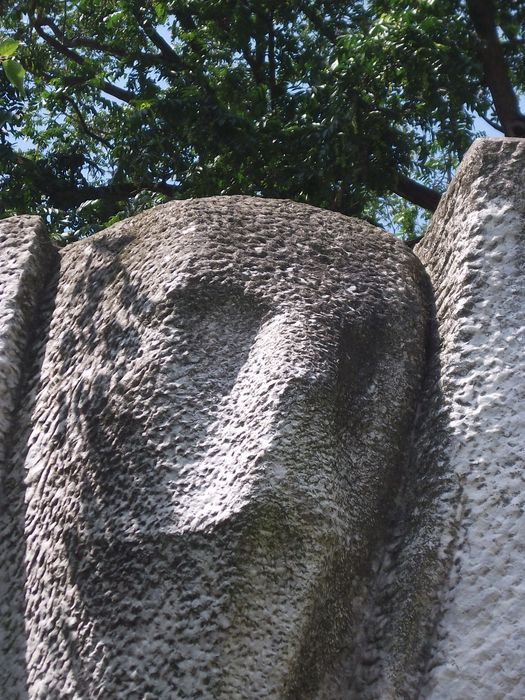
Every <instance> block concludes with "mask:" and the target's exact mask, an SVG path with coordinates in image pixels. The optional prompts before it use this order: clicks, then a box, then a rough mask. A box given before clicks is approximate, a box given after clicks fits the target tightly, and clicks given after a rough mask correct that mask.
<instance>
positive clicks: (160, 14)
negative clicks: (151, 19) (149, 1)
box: [153, 2, 168, 24]
mask: <svg viewBox="0 0 525 700" xmlns="http://www.w3.org/2000/svg"><path fill="white" fill-rule="evenodd" d="M153 9H154V11H155V17H156V18H157V22H160V24H164V22H165V21H166V20H167V19H168V8H167V7H166V3H164V2H154V3H153Z"/></svg>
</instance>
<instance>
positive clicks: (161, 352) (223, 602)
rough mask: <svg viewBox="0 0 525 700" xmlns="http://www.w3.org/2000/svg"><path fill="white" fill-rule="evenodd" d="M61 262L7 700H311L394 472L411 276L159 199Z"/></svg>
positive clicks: (415, 318) (33, 445)
mask: <svg viewBox="0 0 525 700" xmlns="http://www.w3.org/2000/svg"><path fill="white" fill-rule="evenodd" d="M61 258H62V259H61V272H60V279H59V283H58V289H57V291H56V298H55V303H56V308H55V311H54V313H53V318H52V321H51V324H50V327H49V334H48V339H47V343H46V347H45V356H44V359H43V362H42V366H41V370H40V374H39V379H38V381H39V387H38V393H37V396H36V399H35V401H34V403H33V404H32V405H31V406H30V416H31V418H30V423H31V431H30V435H29V437H28V438H27V445H28V449H27V450H26V452H27V454H25V453H24V450H23V449H20V450H19V454H20V455H23V464H21V465H19V471H20V472H21V473H23V474H24V481H23V483H19V484H18V489H19V491H20V493H12V494H10V495H9V501H10V504H11V505H8V507H7V522H8V525H6V526H5V528H6V529H7V530H9V523H10V522H12V521H13V519H14V520H15V521H16V522H18V523H19V527H18V529H17V531H16V533H15V534H11V535H10V536H9V537H7V538H5V541H7V542H8V543H9V547H10V548H11V549H13V548H16V547H19V548H21V549H24V551H25V555H24V560H25V571H24V574H23V576H21V577H20V576H19V577H18V579H16V578H15V579H14V580H15V583H16V585H18V586H19V588H21V589H22V592H23V598H24V606H25V607H24V610H23V612H21V611H20V610H19V611H18V614H19V615H22V616H23V618H24V621H25V625H22V626H21V625H18V626H17V625H11V626H10V629H11V630H12V629H18V630H19V631H20V630H21V629H23V630H24V632H23V634H24V635H25V638H24V640H23V644H22V643H20V642H19V643H18V645H17V644H14V647H13V648H15V649H18V653H19V655H22V654H23V656H24V658H25V661H24V660H23V659H22V660H21V659H18V660H16V659H13V658H12V657H13V654H12V653H11V656H8V659H10V660H9V661H8V662H7V663H6V665H7V667H8V669H7V671H8V673H7V679H6V680H5V681H4V687H7V689H8V694H9V696H10V697H15V696H16V693H19V694H20V697H22V696H23V693H27V694H28V696H29V697H30V698H37V697H38V698H41V697H42V698H43V697H46V698H50V697H81V698H94V697H105V698H106V697H107V698H112V697H121V698H124V697H125V698H133V697H137V698H152V699H153V698H197V697H203V698H210V699H211V698H224V699H226V698H229V699H230V698H285V697H290V698H291V697H297V698H307V697H314V696H315V694H316V693H317V692H318V691H319V689H320V688H321V687H322V686H323V684H324V683H325V677H326V676H327V674H329V673H330V668H331V666H332V663H333V660H334V659H335V657H336V656H337V655H338V653H339V652H340V649H341V646H348V645H350V647H352V635H353V632H352V631H353V630H354V629H357V628H358V627H359V625H360V622H361V616H362V610H361V606H360V602H359V601H360V600H364V599H365V595H366V589H367V585H368V582H369V579H370V575H371V572H370V567H371V563H372V562H373V560H374V559H375V557H376V555H377V550H378V548H380V546H381V542H382V540H383V538H384V535H385V528H386V527H387V524H388V512H389V508H390V505H391V504H392V502H393V501H394V499H395V496H396V493H397V490H398V484H399V482H400V480H401V475H402V472H403V468H404V464H405V462H406V452H407V446H408V436H409V431H410V427H411V423H412V419H413V414H414V411H415V406H416V400H417V395H418V390H419V385H420V379H421V373H422V370H423V367H424V360H425V332H426V300H425V285H424V283H423V272H422V268H421V266H420V265H419V263H418V261H417V259H416V258H415V256H414V255H413V254H412V253H411V252H410V251H409V250H408V249H407V248H406V247H405V246H404V245H403V244H402V243H400V242H398V241H395V240H394V239H393V238H392V237H391V236H389V235H387V234H385V233H383V232H381V231H379V230H378V229H375V228H374V227H372V226H370V225H368V224H366V223H363V222H359V221H357V220H353V219H348V218H346V217H344V216H341V215H338V214H335V213H330V212H324V211H320V210H316V209H314V208H311V207H308V206H305V205H299V204H293V203H291V202H285V201H265V200H260V199H250V198H244V197H231V198H211V199H206V200H197V201H187V202H175V203H171V204H168V205H165V206H162V207H158V208H156V209H154V210H151V211H149V212H147V213H144V214H142V215H140V216H137V217H136V218H134V219H131V220H129V221H125V222H122V223H121V224H118V225H117V226H115V227H113V228H112V229H110V230H108V231H106V232H102V233H100V234H97V235H95V236H94V237H92V238H90V239H88V240H85V241H82V242H79V243H77V244H74V245H72V246H69V247H68V248H66V249H65V250H64V252H63V253H62V256H61ZM13 489H14V490H15V491H16V485H15V486H13ZM23 491H25V495H22V492H23ZM13 509H15V510H16V518H13V512H12V511H13ZM20 524H21V525H20ZM9 547H7V548H6V547H5V546H4V552H3V555H4V559H6V558H7V559H9V552H10V549H9ZM6 549H7V552H6ZM12 614H13V613H12V612H11V615H12ZM11 634H13V633H12V632H11ZM20 634H22V632H20ZM11 641H12V640H11ZM353 652H354V650H353V649H352V648H349V649H348V654H349V655H351V654H352V653H353ZM23 669H25V670H26V677H25V678H23V677H21V675H20V671H21V670H23Z"/></svg>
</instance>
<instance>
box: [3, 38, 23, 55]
mask: <svg viewBox="0 0 525 700" xmlns="http://www.w3.org/2000/svg"><path fill="white" fill-rule="evenodd" d="M19 44H20V42H19V41H17V40H16V39H2V40H1V41H0V58H9V56H13V55H14V54H15V52H16V50H17V48H18V45H19Z"/></svg>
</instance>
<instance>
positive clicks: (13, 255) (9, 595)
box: [0, 216, 58, 698]
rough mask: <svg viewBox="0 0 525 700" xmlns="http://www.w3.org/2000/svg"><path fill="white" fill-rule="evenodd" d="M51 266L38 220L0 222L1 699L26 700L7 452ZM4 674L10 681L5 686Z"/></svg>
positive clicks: (18, 542)
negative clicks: (22, 674) (24, 698)
mask: <svg viewBox="0 0 525 700" xmlns="http://www.w3.org/2000/svg"><path fill="white" fill-rule="evenodd" d="M57 262H58V254H57V252H56V250H55V249H54V248H53V246H52V244H51V242H50V240H49V238H48V237H47V235H46V233H45V229H44V226H43V223H42V221H41V220H40V219H39V218H38V217H35V216H20V217H12V218H9V219H4V220H2V221H0V674H1V677H0V685H1V688H2V690H1V691H0V694H1V695H2V696H3V697H6V698H7V697H13V698H15V697H25V695H24V688H23V684H22V683H20V669H22V670H23V668H24V644H25V630H24V628H25V622H24V613H23V609H24V592H23V585H22V584H23V571H24V554H25V544H24V543H25V536H24V534H23V528H22V524H21V522H20V517H19V516H20V515H21V511H22V510H23V508H21V500H22V499H23V496H24V489H23V476H22V474H21V473H20V465H18V466H14V467H13V465H12V461H11V460H10V455H11V453H12V452H13V451H14V452H18V459H19V460H20V459H23V455H24V454H25V435H23V434H22V433H23V432H24V428H23V427H22V425H21V423H20V421H18V420H17V414H18V413H19V403H20V400H21V397H22V396H23V395H24V390H23V386H25V387H26V389H29V385H28V384H27V380H28V378H29V375H31V373H32V372H33V370H34V369H35V367H34V360H35V356H36V355H35V345H36V344H37V339H38V338H39V335H41V334H39V331H42V330H44V329H43V327H42V324H41V313H40V310H41V309H40V304H41V299H42V295H43V292H44V290H45V288H46V287H47V285H48V280H50V279H51V278H52V277H53V275H54V273H55V270H56V266H57ZM39 344H41V338H40V341H39ZM25 403H26V406H27V401H25ZM24 427H25V426H24ZM16 434H18V438H16V437H15V435H16ZM17 440H18V441H19V443H20V444H19V448H18V449H17V448H15V447H14V445H16V444H17ZM6 672H7V674H8V675H9V680H6V682H5V683H4V678H5V674H6Z"/></svg>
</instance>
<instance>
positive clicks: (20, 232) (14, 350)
mask: <svg viewBox="0 0 525 700" xmlns="http://www.w3.org/2000/svg"><path fill="white" fill-rule="evenodd" d="M51 256H52V249H51V244H50V242H49V239H48V238H47V236H46V233H45V230H44V226H43V223H42V221H41V220H40V219H39V218H38V217H36V216H17V217H12V218H9V219H3V220H1V221H0V475H1V474H2V473H3V465H4V460H5V449H6V445H5V442H6V438H7V439H9V437H10V434H11V430H12V427H13V426H12V420H13V410H14V407H15V403H16V399H17V392H18V387H19V383H20V376H21V371H22V365H23V359H24V354H25V352H26V345H27V342H28V338H29V335H30V333H31V330H32V323H33V321H34V319H33V313H34V308H35V304H36V302H37V300H38V297H39V294H40V293H41V290H42V287H43V282H44V280H45V277H46V274H47V272H48V270H49V267H50V259H51Z"/></svg>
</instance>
